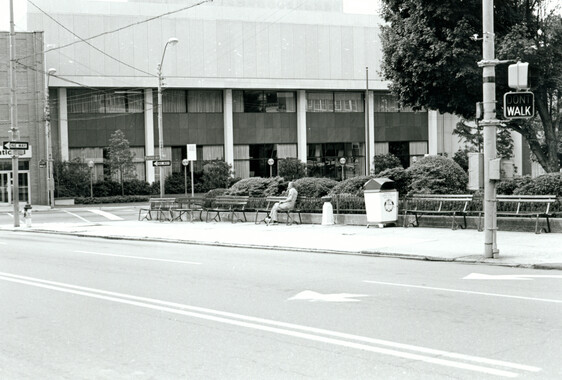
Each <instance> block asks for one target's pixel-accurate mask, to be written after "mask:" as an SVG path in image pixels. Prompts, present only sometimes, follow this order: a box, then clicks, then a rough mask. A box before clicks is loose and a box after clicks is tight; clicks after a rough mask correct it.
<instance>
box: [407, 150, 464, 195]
mask: <svg viewBox="0 0 562 380" xmlns="http://www.w3.org/2000/svg"><path fill="white" fill-rule="evenodd" d="M406 172H407V173H408V175H409V176H410V178H411V182H410V186H409V190H410V191H409V192H411V193H421V194H462V193H465V192H466V191H467V190H466V185H467V183H468V175H467V174H466V173H465V171H464V170H463V169H462V168H461V167H460V166H459V164H457V163H456V162H455V161H453V160H452V159H450V158H447V157H442V156H427V157H424V158H422V159H420V160H419V161H417V162H415V163H414V164H413V165H412V166H410V167H409V168H408V169H406Z"/></svg>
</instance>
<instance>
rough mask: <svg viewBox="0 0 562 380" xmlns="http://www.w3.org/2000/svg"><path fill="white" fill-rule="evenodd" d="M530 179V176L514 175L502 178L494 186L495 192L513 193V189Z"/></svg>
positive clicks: (523, 184)
mask: <svg viewBox="0 0 562 380" xmlns="http://www.w3.org/2000/svg"><path fill="white" fill-rule="evenodd" d="M531 181H532V178H531V176H528V175H526V176H523V177H514V178H509V179H502V180H501V181H500V182H499V183H498V184H497V186H496V193H497V194H502V195H513V194H514V191H515V190H517V189H519V188H520V187H523V186H525V185H526V184H528V183H529V182H531Z"/></svg>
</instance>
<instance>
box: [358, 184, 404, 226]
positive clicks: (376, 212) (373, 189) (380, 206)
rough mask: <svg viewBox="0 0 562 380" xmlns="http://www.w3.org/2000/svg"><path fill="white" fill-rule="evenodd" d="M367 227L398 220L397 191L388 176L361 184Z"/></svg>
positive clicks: (392, 222)
mask: <svg viewBox="0 0 562 380" xmlns="http://www.w3.org/2000/svg"><path fill="white" fill-rule="evenodd" d="M363 193H364V195H365V210H366V212H367V228H368V227H369V226H370V225H378V226H379V227H385V226H386V225H389V224H396V222H397V221H398V191H397V190H396V184H395V182H394V181H393V180H391V179H389V178H373V179H370V180H369V181H367V182H366V183H365V185H363Z"/></svg>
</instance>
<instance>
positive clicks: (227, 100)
mask: <svg viewBox="0 0 562 380" xmlns="http://www.w3.org/2000/svg"><path fill="white" fill-rule="evenodd" d="M232 113H233V107H232V90H231V89H225V90H224V91H223V115H224V161H225V162H226V163H227V164H230V165H232V167H233V168H234V122H233V116H232Z"/></svg>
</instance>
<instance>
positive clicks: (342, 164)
mask: <svg viewBox="0 0 562 380" xmlns="http://www.w3.org/2000/svg"><path fill="white" fill-rule="evenodd" d="M346 162H347V160H346V159H345V157H342V158H340V165H341V180H342V181H343V180H344V179H345V163H346Z"/></svg>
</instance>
